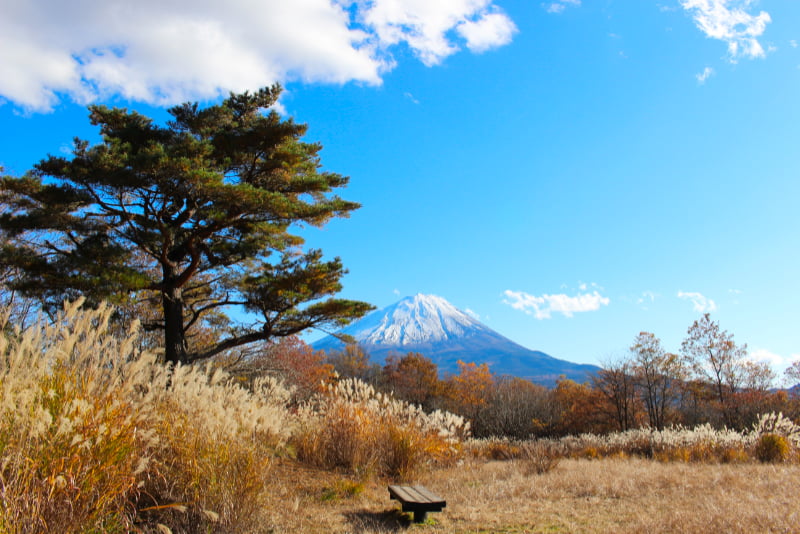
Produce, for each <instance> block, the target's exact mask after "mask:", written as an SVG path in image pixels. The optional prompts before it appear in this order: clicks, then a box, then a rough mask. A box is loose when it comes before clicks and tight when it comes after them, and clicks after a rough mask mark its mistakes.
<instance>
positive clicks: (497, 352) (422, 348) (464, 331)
mask: <svg viewBox="0 0 800 534" xmlns="http://www.w3.org/2000/svg"><path fill="white" fill-rule="evenodd" d="M338 334H346V335H349V336H352V337H353V338H354V339H355V340H356V342H357V343H358V344H359V345H360V346H361V347H362V348H364V349H365V350H366V351H367V352H368V353H369V354H370V357H371V358H372V359H373V361H375V362H377V363H381V364H382V363H383V362H384V360H385V358H386V356H387V355H389V354H390V353H395V354H400V355H402V354H407V353H409V352H419V353H421V354H423V355H425V356H426V357H428V358H430V359H431V360H432V361H433V362H434V363H436V364H437V365H438V366H439V370H440V371H441V372H443V373H455V372H458V365H457V361H458V360H463V361H465V362H475V363H479V364H480V363H488V364H489V366H490V369H491V370H492V371H493V372H494V373H496V374H500V375H504V374H507V375H513V376H519V377H523V378H529V379H531V380H534V381H536V382H539V383H543V384H548V385H552V384H553V383H555V380H556V379H558V377H559V376H562V375H563V376H565V377H567V378H571V379H573V380H577V381H580V382H582V381H584V380H586V379H587V378H588V377H589V376H590V375H591V374H593V373H594V372H596V371H597V370H598V369H599V368H598V367H596V366H593V365H581V364H576V363H572V362H568V361H565V360H559V359H556V358H553V357H552V356H549V355H547V354H545V353H543V352H539V351H534V350H530V349H526V348H525V347H523V346H521V345H518V344H516V343H514V342H513V341H511V340H510V339H508V338H506V337H504V336H502V335H500V334H498V333H497V332H495V331H494V330H492V329H491V328H489V327H488V326H486V325H484V324H483V323H481V322H480V321H477V320H476V319H474V318H473V317H471V316H470V315H468V314H466V313H465V312H463V311H461V310H459V309H458V308H456V307H455V306H453V305H452V304H450V303H449V302H447V300H445V299H443V298H442V297H437V296H435V295H422V294H418V295H415V296H413V297H406V298H404V299H402V300H400V301H399V302H396V303H395V304H392V305H391V306H387V307H386V308H384V309H382V310H378V311H374V312H372V313H371V314H369V315H367V316H366V317H364V318H362V319H361V320H359V321H356V322H355V323H353V324H351V325H350V326H348V327H346V328H344V329H343V330H341V331H339V332H338ZM312 345H313V347H314V348H315V349H317V350H339V349H341V348H342V347H343V346H344V343H343V342H342V341H340V340H339V339H337V338H336V337H333V336H328V337H325V338H323V339H321V340H319V341H317V342H316V343H313V344H312Z"/></svg>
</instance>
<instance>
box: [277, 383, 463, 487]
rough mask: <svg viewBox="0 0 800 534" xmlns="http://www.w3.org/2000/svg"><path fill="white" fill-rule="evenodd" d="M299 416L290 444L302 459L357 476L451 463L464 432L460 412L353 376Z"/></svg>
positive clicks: (406, 474) (401, 473) (399, 474)
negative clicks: (428, 408)
mask: <svg viewBox="0 0 800 534" xmlns="http://www.w3.org/2000/svg"><path fill="white" fill-rule="evenodd" d="M298 419H299V422H300V425H299V428H298V430H296V431H295V433H294V436H293V437H292V444H293V445H294V447H295V448H296V450H297V455H298V457H299V458H301V459H302V460H304V461H306V462H308V463H310V464H313V465H316V466H319V467H322V468H326V469H344V470H346V471H348V472H349V473H351V474H354V475H356V476H362V477H364V476H372V475H377V476H381V477H389V478H391V479H393V480H401V481H402V480H408V479H410V478H412V477H413V476H414V475H416V474H417V473H419V472H420V471H425V470H427V469H430V468H432V467H434V466H441V465H446V464H451V463H454V462H455V461H456V460H457V459H458V458H459V457H460V456H461V442H462V440H463V438H464V437H465V435H466V434H467V432H468V425H467V423H466V422H465V421H464V420H463V419H462V418H461V417H458V416H455V415H452V414H449V413H445V412H439V411H436V412H433V413H425V412H424V411H422V409H420V408H419V407H417V406H414V405H412V404H409V403H406V402H403V401H400V400H397V399H395V398H394V397H392V396H390V395H385V394H382V393H379V392H377V391H375V389H374V388H372V387H371V386H369V385H368V384H365V383H364V382H361V381H359V380H356V379H350V380H343V381H341V382H339V383H338V384H335V385H332V386H331V387H329V388H328V390H327V391H326V392H325V393H323V394H320V395H319V396H317V397H316V398H315V399H313V402H312V403H311V404H309V405H307V406H305V407H304V408H303V409H302V410H301V411H300V413H299V414H298Z"/></svg>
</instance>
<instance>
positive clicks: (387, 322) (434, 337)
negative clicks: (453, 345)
mask: <svg viewBox="0 0 800 534" xmlns="http://www.w3.org/2000/svg"><path fill="white" fill-rule="evenodd" d="M488 330H489V329H488V328H487V327H485V326H484V325H483V324H481V323H479V322H478V321H476V320H475V319H473V318H472V317H470V316H469V315H467V314H466V313H464V312H462V311H460V310H459V309H457V308H456V307H455V306H453V305H452V304H450V303H449V302H447V301H446V300H445V299H443V298H441V297H437V296H435V295H422V294H418V295H415V296H413V297H406V298H404V299H403V300H401V301H399V302H397V303H395V304H393V305H391V306H389V307H387V308H384V309H382V310H379V311H376V312H373V313H371V314H370V315H368V316H366V317H365V318H363V319H362V320H360V321H358V322H356V323H355V324H353V325H351V326H349V327H347V328H345V329H344V330H342V333H344V334H348V335H351V336H353V337H354V338H355V339H356V340H358V341H359V342H360V343H365V344H368V345H412V344H417V343H433V342H438V341H447V340H452V339H458V338H463V337H466V336H469V335H471V334H474V333H478V332H486V331H488Z"/></svg>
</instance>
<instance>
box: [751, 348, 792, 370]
mask: <svg viewBox="0 0 800 534" xmlns="http://www.w3.org/2000/svg"><path fill="white" fill-rule="evenodd" d="M797 357H798V355H796V354H795V355H793V356H790V357H788V358H787V357H785V356H781V355H780V354H775V353H774V352H770V351H769V350H767V349H753V350H752V351H750V353H749V355H748V360H750V361H753V362H760V363H768V364H769V365H770V366H771V367H775V368H778V369H783V368H786V367H788V366H789V365H790V364H791V363H792V361H793V360H795V359H797Z"/></svg>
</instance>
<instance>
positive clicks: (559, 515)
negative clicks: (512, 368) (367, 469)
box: [263, 459, 800, 534]
mask: <svg viewBox="0 0 800 534" xmlns="http://www.w3.org/2000/svg"><path fill="white" fill-rule="evenodd" d="M347 480H349V479H347V477H344V476H342V475H337V474H335V473H331V472H326V471H316V470H313V469H309V468H302V467H300V466H297V465H295V464H293V463H288V464H287V463H282V464H281V465H276V466H273V477H272V480H271V482H270V486H269V488H270V493H271V494H272V496H273V497H272V499H271V506H270V508H269V510H265V515H264V523H263V525H264V530H263V532H272V533H290V532H304V533H305V532H307V533H312V534H313V533H327V532H341V533H345V532H353V533H355V532H360V533H389V532H403V531H406V530H408V531H409V532H418V533H424V532H447V533H479V532H480V533H489V532H507V533H539V532H587V533H601V532H609V533H611V532H614V533H617V532H623V533H653V532H676V533H685V532H733V533H736V532H741V533H745V532H747V533H751V532H797V531H798V526H797V525H798V524H800V506H798V504H797V501H796V496H795V495H796V488H797V487H798V484H800V466H798V465H796V464H781V465H764V464H757V463H748V464H698V463H689V464H687V463H670V464H664V463H661V462H658V461H654V460H645V459H624V460H622V459H604V460H581V459H568V460H562V461H561V462H560V463H559V464H558V466H557V467H555V468H554V469H553V470H551V471H549V472H547V473H544V474H541V475H535V474H534V475H528V474H526V472H525V469H524V465H523V464H522V462H521V461H510V462H501V461H488V462H487V461H483V460H472V461H469V462H467V463H465V464H463V465H461V466H458V467H454V468H447V469H440V470H436V471H434V472H432V473H429V474H428V475H426V476H422V477H421V478H420V479H419V480H417V482H419V483H422V484H424V485H426V486H427V487H428V488H430V489H432V490H433V491H435V492H436V493H438V494H440V495H441V496H443V497H444V498H445V499H447V508H445V510H444V511H443V512H441V513H438V514H430V515H429V517H431V518H433V524H425V525H411V524H410V523H409V520H408V517H407V516H406V515H405V514H402V513H400V512H398V509H399V505H398V504H397V503H395V501H390V500H389V496H388V492H387V491H386V484H385V483H381V482H379V481H376V480H371V481H367V482H366V483H364V490H363V492H361V493H359V494H358V495H355V496H348V495H346V494H344V493H342V494H341V495H339V496H338V497H337V498H334V499H326V498H325V490H326V488H331V487H335V486H336V485H337V484H343V485H346V481H347ZM341 481H344V482H341Z"/></svg>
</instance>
